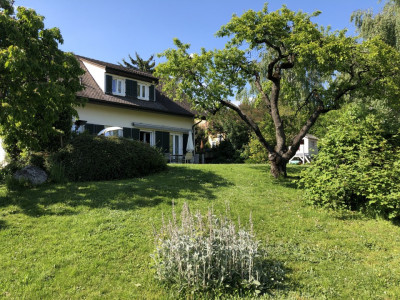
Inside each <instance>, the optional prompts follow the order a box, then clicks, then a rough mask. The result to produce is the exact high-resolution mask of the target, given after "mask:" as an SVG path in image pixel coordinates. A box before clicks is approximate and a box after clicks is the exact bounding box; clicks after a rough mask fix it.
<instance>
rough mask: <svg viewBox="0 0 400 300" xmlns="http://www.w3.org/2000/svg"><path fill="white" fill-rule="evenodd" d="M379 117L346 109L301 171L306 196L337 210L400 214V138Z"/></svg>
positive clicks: (398, 216) (387, 215)
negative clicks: (306, 166)
mask: <svg viewBox="0 0 400 300" xmlns="http://www.w3.org/2000/svg"><path fill="white" fill-rule="evenodd" d="M386 125H387V122H386V121H385V119H383V118H381V117H380V116H379V115H376V114H372V113H369V114H367V115H366V116H364V115H363V114H360V113H359V112H358V111H357V110H355V109H350V110H349V111H347V112H346V113H345V114H344V115H343V116H342V117H341V118H340V119H339V120H338V122H337V124H336V125H334V126H332V127H331V128H330V130H329V133H328V134H327V136H326V137H325V138H324V139H322V140H321V141H320V143H319V153H318V157H317V159H316V160H315V162H314V163H313V164H312V165H311V166H310V167H309V168H307V169H306V170H304V171H303V172H302V178H301V180H300V183H301V185H302V186H303V187H304V188H305V197H306V199H307V201H309V202H310V203H312V204H315V205H319V206H325V207H329V208H333V209H341V208H347V209H351V210H361V211H363V212H365V213H367V214H369V215H380V216H383V217H385V218H389V219H394V218H400V136H399V134H398V133H399V132H398V128H393V127H392V126H389V127H388V126H386Z"/></svg>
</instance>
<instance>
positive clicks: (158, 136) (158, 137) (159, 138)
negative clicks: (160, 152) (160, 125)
mask: <svg viewBox="0 0 400 300" xmlns="http://www.w3.org/2000/svg"><path fill="white" fill-rule="evenodd" d="M162 145H163V133H162V131H156V147H157V148H162Z"/></svg>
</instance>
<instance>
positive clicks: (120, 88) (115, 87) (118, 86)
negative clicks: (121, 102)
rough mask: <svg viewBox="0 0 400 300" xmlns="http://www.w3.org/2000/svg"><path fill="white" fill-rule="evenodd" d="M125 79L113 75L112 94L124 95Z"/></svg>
mask: <svg viewBox="0 0 400 300" xmlns="http://www.w3.org/2000/svg"><path fill="white" fill-rule="evenodd" d="M124 82H125V80H124V79H122V78H118V77H114V76H113V79H112V93H113V94H114V95H119V96H125V86H124Z"/></svg>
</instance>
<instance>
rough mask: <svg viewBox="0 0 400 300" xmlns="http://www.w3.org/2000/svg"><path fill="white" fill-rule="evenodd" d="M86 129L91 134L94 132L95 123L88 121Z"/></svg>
mask: <svg viewBox="0 0 400 300" xmlns="http://www.w3.org/2000/svg"><path fill="white" fill-rule="evenodd" d="M85 131H87V132H89V134H94V124H90V123H86V124H85Z"/></svg>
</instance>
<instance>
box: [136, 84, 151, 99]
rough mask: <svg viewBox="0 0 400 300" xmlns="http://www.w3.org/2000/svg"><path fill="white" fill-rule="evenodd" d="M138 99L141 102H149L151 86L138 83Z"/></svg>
mask: <svg viewBox="0 0 400 300" xmlns="http://www.w3.org/2000/svg"><path fill="white" fill-rule="evenodd" d="M137 97H138V99H141V100H149V86H148V85H145V84H143V83H140V82H138V85H137Z"/></svg>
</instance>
